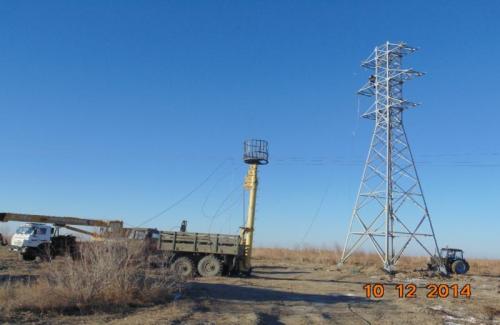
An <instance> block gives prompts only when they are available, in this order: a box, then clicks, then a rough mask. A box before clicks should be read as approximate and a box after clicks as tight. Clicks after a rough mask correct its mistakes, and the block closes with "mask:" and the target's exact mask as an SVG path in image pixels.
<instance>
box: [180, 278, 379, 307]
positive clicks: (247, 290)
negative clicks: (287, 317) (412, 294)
mask: <svg viewBox="0 0 500 325" xmlns="http://www.w3.org/2000/svg"><path fill="white" fill-rule="evenodd" d="M189 292H190V293H189V294H188V295H189V296H191V297H192V298H195V299H215V300H218V299H222V300H237V301H247V302H252V301H253V302H266V301H285V302H286V301H288V302H294V301H304V302H308V303H322V304H337V303H369V302H370V303H371V302H374V301H370V300H369V299H366V298H362V297H355V296H346V295H341V294H333V295H321V294H308V293H296V292H288V291H279V290H271V289H266V288H255V287H244V286H239V285H232V284H219V283H199V282H193V283H191V284H190V290H189Z"/></svg>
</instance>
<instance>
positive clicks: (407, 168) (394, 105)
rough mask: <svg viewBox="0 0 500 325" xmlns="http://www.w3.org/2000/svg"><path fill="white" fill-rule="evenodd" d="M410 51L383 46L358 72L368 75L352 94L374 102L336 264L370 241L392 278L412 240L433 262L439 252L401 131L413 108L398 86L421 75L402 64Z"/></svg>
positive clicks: (402, 46)
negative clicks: (369, 136)
mask: <svg viewBox="0 0 500 325" xmlns="http://www.w3.org/2000/svg"><path fill="white" fill-rule="evenodd" d="M415 51H416V49H415V48H413V47H410V46H408V45H407V44H405V43H396V44H395V43H390V42H386V43H384V44H382V45H380V46H377V47H375V49H374V51H373V53H372V54H371V55H370V57H369V58H368V59H367V60H365V61H363V62H362V64H361V66H363V67H365V68H368V69H371V70H372V71H373V74H372V75H371V76H370V77H369V80H368V82H367V83H366V84H365V85H364V86H363V87H362V88H361V89H360V90H359V91H358V94H360V95H364V96H370V97H374V99H375V100H374V102H373V104H372V105H371V106H370V108H369V109H368V111H367V112H366V113H364V114H363V115H362V116H363V117H364V118H367V119H370V120H374V121H375V128H374V131H373V136H372V140H371V145H370V150H369V153H368V158H367V160H366V163H365V167H364V172H363V177H362V179H361V185H360V187H359V191H358V195H357V199H356V204H355V206H354V209H353V213H352V217H351V222H350V225H349V230H348V234H347V238H346V242H345V245H344V250H343V253H342V258H341V260H340V264H343V263H344V262H345V261H346V260H347V259H348V258H349V257H350V256H351V255H352V253H353V252H354V251H355V250H357V249H359V248H361V247H362V245H363V244H364V243H365V242H366V241H367V240H370V241H371V243H372V244H373V246H374V247H375V251H376V252H377V254H378V255H379V257H380V258H381V260H382V262H383V265H384V269H385V270H386V271H388V272H392V271H393V270H394V269H395V265H396V263H397V262H398V260H399V258H400V257H401V256H402V254H403V253H404V251H405V249H406V248H407V247H408V245H409V244H410V242H412V240H413V241H414V242H416V243H418V244H419V246H420V247H422V248H423V249H424V251H425V252H426V253H427V254H429V255H431V256H433V253H432V250H435V254H439V248H438V244H437V240H436V236H435V233H434V229H433V226H432V222H431V218H430V215H429V211H428V209H427V204H426V201H425V198H424V195H423V192H422V187H421V184H420V180H419V177H418V174H417V170H416V167H415V161H414V159H413V155H412V152H411V150H410V145H409V143H408V138H407V136H406V132H405V129H404V126H403V112H404V111H405V110H406V109H408V108H413V107H416V106H417V104H415V103H412V102H409V101H407V100H405V99H403V84H404V82H405V81H407V80H410V79H412V78H414V77H420V76H422V75H423V73H421V72H418V71H415V70H413V69H405V68H403V66H402V60H403V57H404V56H405V55H408V54H411V53H413V52H415Z"/></svg>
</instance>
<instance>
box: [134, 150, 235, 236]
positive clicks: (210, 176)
mask: <svg viewBox="0 0 500 325" xmlns="http://www.w3.org/2000/svg"><path fill="white" fill-rule="evenodd" d="M227 160H228V159H225V160H223V161H222V162H221V163H220V164H219V165H217V167H215V169H214V170H212V172H211V173H210V174H209V175H208V176H207V177H206V178H205V179H204V180H203V181H202V182H201V183H199V184H198V185H196V186H195V187H194V188H193V189H192V190H191V191H189V192H188V193H187V194H186V195H184V196H182V197H181V198H180V199H178V200H177V201H175V202H174V203H172V204H171V205H170V206H168V207H167V208H165V209H164V210H162V211H161V212H159V213H157V214H156V215H154V216H152V217H151V218H149V219H146V220H145V221H144V222H143V223H141V224H140V225H138V226H137V227H142V226H144V225H145V224H147V223H149V222H151V221H153V220H155V219H156V218H159V217H161V216H162V215H164V214H165V213H166V212H168V211H169V210H171V209H173V208H175V207H176V206H177V205H179V204H180V203H182V202H183V201H184V200H186V199H187V198H189V197H190V196H191V195H192V194H193V193H194V192H196V191H197V190H199V189H200V188H201V187H202V186H203V185H205V184H206V183H207V182H208V181H209V180H210V178H212V176H213V175H215V173H217V171H218V170H219V169H220V168H221V167H222V166H223V165H224V164H225V163H226V161H227Z"/></svg>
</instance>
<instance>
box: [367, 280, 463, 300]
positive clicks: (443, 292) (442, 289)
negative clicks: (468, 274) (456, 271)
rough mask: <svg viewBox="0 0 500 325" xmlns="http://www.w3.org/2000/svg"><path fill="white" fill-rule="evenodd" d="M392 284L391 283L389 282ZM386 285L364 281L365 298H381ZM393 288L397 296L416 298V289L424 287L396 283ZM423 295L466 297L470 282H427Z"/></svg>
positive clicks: (433, 297)
mask: <svg viewBox="0 0 500 325" xmlns="http://www.w3.org/2000/svg"><path fill="white" fill-rule="evenodd" d="M391 286H392V284H391ZM385 287H386V285H385V284H383V283H366V284H365V285H363V289H364V290H365V295H366V298H376V299H380V298H383V297H384V295H385V293H386V290H385ZM394 289H395V290H396V294H397V297H398V298H409V299H411V298H416V297H417V291H418V289H424V288H419V287H417V285H416V284H414V283H408V284H402V283H400V284H396V285H395V287H394ZM425 290H426V291H425V297H427V298H429V299H438V298H441V299H446V298H467V299H469V298H470V297H471V296H472V288H471V286H470V284H465V285H463V286H461V285H458V284H456V283H454V284H446V283H440V284H438V283H429V284H428V285H426V286H425Z"/></svg>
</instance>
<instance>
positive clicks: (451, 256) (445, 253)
mask: <svg viewBox="0 0 500 325" xmlns="http://www.w3.org/2000/svg"><path fill="white" fill-rule="evenodd" d="M441 257H442V258H446V259H448V260H453V261H455V260H463V259H464V251H463V250H461V249H457V248H441Z"/></svg>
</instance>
